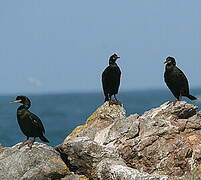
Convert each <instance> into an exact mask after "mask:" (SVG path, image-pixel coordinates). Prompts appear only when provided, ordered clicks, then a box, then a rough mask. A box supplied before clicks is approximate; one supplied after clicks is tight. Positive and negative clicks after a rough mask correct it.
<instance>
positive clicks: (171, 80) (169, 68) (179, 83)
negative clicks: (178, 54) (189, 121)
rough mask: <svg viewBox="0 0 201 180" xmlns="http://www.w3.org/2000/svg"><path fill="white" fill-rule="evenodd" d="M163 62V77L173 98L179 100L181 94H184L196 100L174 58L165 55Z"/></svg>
mask: <svg viewBox="0 0 201 180" xmlns="http://www.w3.org/2000/svg"><path fill="white" fill-rule="evenodd" d="M164 64H166V66H165V73H164V79H165V82H166V84H167V86H168V88H169V89H170V91H171V92H172V94H173V95H174V96H175V98H176V99H177V100H180V97H181V96H186V97H188V98H189V99H191V100H196V99H197V98H196V97H194V96H192V95H190V93H189V85H188V80H187V78H186V76H185V74H184V73H183V72H182V71H181V70H180V69H179V68H178V67H177V66H176V61H175V59H174V58H173V57H167V58H166V61H165V62H164Z"/></svg>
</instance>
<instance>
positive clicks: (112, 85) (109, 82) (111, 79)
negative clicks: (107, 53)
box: [102, 54, 121, 104]
mask: <svg viewBox="0 0 201 180" xmlns="http://www.w3.org/2000/svg"><path fill="white" fill-rule="evenodd" d="M118 58H120V57H119V56H117V55H116V54H113V55H112V56H111V57H110V58H109V66H108V67H107V68H106V69H105V70H104V71H103V73H102V85H103V91H104V95H105V101H109V102H111V97H112V95H114V98H115V100H116V102H117V104H119V102H118V100H117V98H116V94H117V93H118V90H119V85H120V77H121V70H120V68H119V67H118V65H117V64H116V60H117V59H118Z"/></svg>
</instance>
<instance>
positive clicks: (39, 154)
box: [0, 142, 70, 180]
mask: <svg viewBox="0 0 201 180" xmlns="http://www.w3.org/2000/svg"><path fill="white" fill-rule="evenodd" d="M18 147H19V144H17V145H15V146H13V147H6V148H4V151H1V152H0V179H2V180H44V179H47V180H48V179H59V178H62V177H64V176H66V175H67V174H70V171H69V169H68V167H67V166H66V164H65V163H64V162H63V161H62V159H61V158H60V155H59V153H58V152H57V151H55V149H54V148H52V147H50V146H47V145H45V144H42V143H38V142H35V143H34V145H33V147H32V149H31V150H30V148H29V147H27V146H24V147H22V148H21V149H18Z"/></svg>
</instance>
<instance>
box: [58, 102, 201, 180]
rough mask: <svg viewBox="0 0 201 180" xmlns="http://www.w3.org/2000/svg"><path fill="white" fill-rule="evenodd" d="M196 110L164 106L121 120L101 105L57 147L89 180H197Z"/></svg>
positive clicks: (199, 115)
mask: <svg viewBox="0 0 201 180" xmlns="http://www.w3.org/2000/svg"><path fill="white" fill-rule="evenodd" d="M196 110H197V106H195V105H192V104H188V103H186V102H184V101H178V102H176V103H173V102H166V103H164V104H162V105H161V106H160V107H157V108H154V109H151V110H149V111H147V112H145V113H144V114H143V115H142V116H138V115H137V114H134V115H130V116H129V117H126V116H125V110H124V109H123V107H121V106H118V105H117V106H115V105H113V106H108V104H107V103H105V104H103V105H102V106H101V107H100V108H98V109H97V111H96V112H94V113H93V115H92V116H91V117H90V118H89V119H88V120H87V123H86V124H85V125H83V126H80V127H79V128H77V129H75V130H74V131H73V132H72V134H71V135H70V136H69V137H67V138H66V139H65V141H64V143H63V145H61V149H62V148H63V150H64V151H65V154H66V156H67V157H68V161H69V166H72V167H76V168H77V170H75V172H76V173H77V172H78V173H81V174H84V175H86V176H87V177H88V178H89V179H142V180H144V179H161V180H162V179H168V180H177V179H186V177H195V176H197V177H199V176H200V174H201V173H200V171H199V169H201V166H200V164H201V161H200V160H201V148H200V144H201V112H196ZM110 113H111V114H110ZM77 137H79V139H77ZM96 166H97V167H96ZM196 168H197V170H196V171H195V169H196ZM194 172H196V175H195V173H194Z"/></svg>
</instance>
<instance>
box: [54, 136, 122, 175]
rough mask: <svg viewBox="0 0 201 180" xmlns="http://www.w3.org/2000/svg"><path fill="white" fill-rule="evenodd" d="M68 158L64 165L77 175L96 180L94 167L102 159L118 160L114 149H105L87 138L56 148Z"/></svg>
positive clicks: (70, 141)
mask: <svg viewBox="0 0 201 180" xmlns="http://www.w3.org/2000/svg"><path fill="white" fill-rule="evenodd" d="M57 150H58V151H60V152H62V153H63V154H65V155H66V156H67V157H68V158H67V161H66V163H67V164H68V166H69V167H72V169H73V170H74V171H75V172H76V173H78V174H84V175H86V176H87V177H89V178H92V179H96V178H97V174H96V171H95V169H96V167H97V166H98V164H99V162H101V161H102V160H103V159H105V158H108V159H118V158H119V155H118V154H117V153H116V152H115V150H114V149H111V148H106V147H105V146H102V145H99V144H98V143H96V142H94V141H92V140H90V139H89V138H87V137H76V138H74V139H71V140H69V141H68V142H66V143H63V144H62V145H60V146H59V147H58V148H57Z"/></svg>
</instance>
